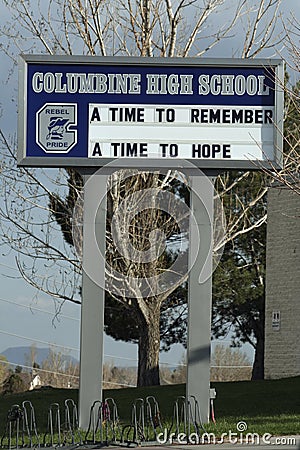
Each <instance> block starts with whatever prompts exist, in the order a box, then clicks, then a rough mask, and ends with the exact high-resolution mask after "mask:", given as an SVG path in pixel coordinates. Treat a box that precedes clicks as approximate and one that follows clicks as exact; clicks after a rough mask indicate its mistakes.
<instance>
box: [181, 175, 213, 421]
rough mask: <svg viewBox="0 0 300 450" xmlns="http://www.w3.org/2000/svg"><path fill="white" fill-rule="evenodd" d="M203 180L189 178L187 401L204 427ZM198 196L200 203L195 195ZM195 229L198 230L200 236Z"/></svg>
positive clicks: (206, 264) (206, 245)
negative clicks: (192, 219)
mask: <svg viewBox="0 0 300 450" xmlns="http://www.w3.org/2000/svg"><path fill="white" fill-rule="evenodd" d="M210 181H211V182H209V181H208V179H207V178H206V177H205V176H192V177H191V178H190V184H191V191H190V192H191V209H192V213H193V215H194V217H195V221H196V223H193V222H191V225H190V238H189V249H190V254H189V258H190V260H191V258H193V251H194V249H197V248H198V245H199V242H198V236H200V249H199V251H198V252H197V254H195V259H194V265H193V267H192V268H191V270H190V272H189V288H188V346H187V383H186V398H187V400H189V399H190V396H194V397H195V399H196V400H197V402H198V405H199V407H200V412H201V415H202V420H203V422H204V423H206V422H208V420H209V389H210V344H211V329H210V327H211V300H212V246H213V244H212V237H213V236H212V226H213V194H214V185H213V180H212V178H210ZM196 192H201V200H200V198H199V197H198V196H197V195H196ZM196 227H198V230H199V234H198V233H197V230H196Z"/></svg>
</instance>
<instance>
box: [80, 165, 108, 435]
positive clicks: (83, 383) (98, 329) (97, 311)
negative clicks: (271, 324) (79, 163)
mask: <svg viewBox="0 0 300 450" xmlns="http://www.w3.org/2000/svg"><path fill="white" fill-rule="evenodd" d="M83 178H84V213H83V258H82V264H83V274H82V307H81V342H80V387H79V426H80V428H82V429H87V428H88V425H89V413H90V408H91V406H92V404H93V402H94V401H95V400H102V364H103V330H104V298H105V289H104V288H103V287H102V286H104V281H105V280H104V276H105V260H104V257H103V258H99V254H100V252H101V254H102V255H103V256H104V255H105V230H106V210H105V206H103V205H100V208H99V210H98V207H99V198H100V195H102V194H103V192H106V184H107V176H106V175H103V174H101V175H99V176H97V175H93V176H89V175H84V176H83ZM94 233H96V239H97V244H98V246H95V245H94V244H95V237H94ZM95 267H97V270H96V271H95ZM95 273H96V275H97V278H96V277H95ZM91 274H92V279H91V278H90V277H91Z"/></svg>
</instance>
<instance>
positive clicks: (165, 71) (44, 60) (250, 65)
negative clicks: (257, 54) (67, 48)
mask: <svg viewBox="0 0 300 450" xmlns="http://www.w3.org/2000/svg"><path fill="white" fill-rule="evenodd" d="M283 72H284V68H283V63H282V61H281V60H240V59H229V60H227V59H226V60H223V59H221V60H220V59H218V60H211V59H198V58H196V59H194V58H172V59H169V58H130V57H128V58H122V57H120V58H118V57H115V58H108V57H83V56H80V57H79V56H77V57H75V56H74V57H70V56H69V57H68V56H46V55H40V56H34V55H23V56H21V58H20V79H19V130H18V133H19V136H18V165H20V166H53V167H59V166H64V167H67V166H98V167H100V166H102V165H103V164H105V163H107V162H109V161H111V160H97V159H92V160H91V159H90V158H88V156H87V153H88V107H89V103H104V104H105V103H110V104H118V103H120V104H121V103H122V104H133V105H134V104H155V105H162V106H165V105H199V106H201V105H206V106H209V105H220V106H226V105H228V106H230V107H232V105H234V106H240V107H242V106H243V107H253V108H255V107H256V106H275V125H274V126H275V127H276V133H275V134H276V139H275V141H276V142H274V148H275V149H276V152H275V153H276V156H275V159H274V161H265V162H264V163H263V164H264V165H265V166H266V167H271V166H272V165H274V166H276V167H280V166H281V149H282V136H280V133H281V130H282V123H283V117H282V114H283V89H282V87H280V83H282V80H283ZM36 73H39V74H41V76H40V79H42V78H43V76H44V75H45V74H46V73H59V74H62V76H61V85H62V86H63V85H64V84H65V82H66V73H68V74H74V73H76V74H85V75H86V74H88V73H93V74H105V75H106V76H107V75H108V74H110V73H113V74H123V73H127V74H139V75H140V93H139V94H136V93H135V94H129V93H122V94H119V93H107V92H105V93H81V94H80V93H78V92H76V93H70V92H49V93H48V92H45V90H43V89H41V92H35V91H34V89H33V86H32V79H33V76H34V74H36ZM151 74H161V75H170V74H174V75H178V76H179V77H180V75H182V76H184V75H193V93H192V94H182V93H181V94H180V93H178V94H176V93H175V94H173V93H172V94H171V93H166V94H159V95H158V94H151V95H150V94H147V93H146V89H147V87H146V86H147V85H146V81H147V80H146V77H147V75H151ZM220 74H222V75H235V76H237V75H243V76H244V77H248V76H249V75H255V76H260V75H262V76H264V77H265V80H266V84H267V85H268V88H269V93H268V95H249V94H247V93H245V94H244V95H212V94H208V95H199V94H198V77H199V75H210V76H212V75H220ZM49 103H50V104H52V103H54V104H55V103H56V104H77V114H78V123H77V143H76V145H74V146H73V148H72V150H71V151H70V152H68V153H67V154H66V153H64V154H56V153H46V152H45V151H44V150H43V149H42V148H41V146H40V145H38V143H37V138H36V123H35V122H36V114H37V111H39V110H40V109H41V108H42V107H43V106H44V105H45V104H49ZM192 162H193V163H194V164H196V165H198V166H199V167H202V168H212V169H213V168H216V167H217V168H220V167H222V168H235V169H239V168H252V169H253V168H255V166H254V164H253V162H251V161H234V160H231V161H226V162H225V161H223V160H206V161H204V160H201V161H194V160H192ZM170 163H171V162H170ZM156 164H157V163H156Z"/></svg>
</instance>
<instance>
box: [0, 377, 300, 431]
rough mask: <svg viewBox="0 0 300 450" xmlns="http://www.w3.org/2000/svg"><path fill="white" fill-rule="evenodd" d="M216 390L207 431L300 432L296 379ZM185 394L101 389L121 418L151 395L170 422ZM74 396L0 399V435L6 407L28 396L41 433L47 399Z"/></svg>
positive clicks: (177, 388) (42, 393)
mask: <svg viewBox="0 0 300 450" xmlns="http://www.w3.org/2000/svg"><path fill="white" fill-rule="evenodd" d="M212 387H215V388H216V391H217V398H216V400H215V417H216V425H214V424H213V423H210V424H208V425H207V426H206V429H207V431H209V432H215V433H216V434H221V433H224V432H228V431H229V430H232V432H236V431H237V430H236V424H237V423H238V422H240V421H245V422H246V423H247V425H248V429H247V431H248V432H254V433H259V434H264V433H270V434H272V435H287V434H300V377H295V378H287V379H282V380H272V381H269V380H264V381H245V382H232V383H213V384H212ZM184 394H185V386H184V385H172V386H170V385H169V386H159V387H149V388H128V389H115V390H106V391H104V397H105V398H107V397H112V398H114V400H115V401H116V403H117V406H118V412H119V417H120V419H121V420H122V422H123V423H130V417H131V405H132V402H133V401H134V400H135V399H136V398H140V397H143V398H145V397H146V396H148V395H153V396H154V397H155V398H156V399H157V401H158V402H159V406H160V411H161V415H162V418H163V420H164V421H165V422H167V423H170V422H171V420H172V411H173V404H174V401H175V400H176V398H177V397H178V396H180V395H184ZM67 398H72V399H73V400H74V401H75V402H76V403H77V400H78V391H77V390H72V389H40V390H36V391H33V392H26V393H22V394H14V395H6V396H1V397H0V435H2V434H3V432H4V428H5V423H6V416H7V411H8V410H9V409H10V408H11V406H12V405H14V404H19V405H21V404H22V402H23V401H24V400H30V401H31V402H32V404H33V406H34V408H35V414H36V422H37V426H38V430H39V432H41V433H43V432H45V431H46V427H47V413H48V409H49V406H50V404H51V403H59V404H60V405H61V411H62V412H63V411H64V401H65V399H67Z"/></svg>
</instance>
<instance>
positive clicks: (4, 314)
mask: <svg viewBox="0 0 300 450" xmlns="http://www.w3.org/2000/svg"><path fill="white" fill-rule="evenodd" d="M225 3H227V4H229V5H230V4H232V1H230V0H229V1H228V0H226V2H225ZM1 8H3V5H2V6H1V3H0V9H1ZM282 10H283V11H284V13H285V15H288V14H289V13H290V12H291V11H293V12H294V13H295V15H297V17H300V4H299V2H298V1H295V0H283V2H282ZM3 12H4V11H3ZM227 14H228V13H227ZM7 17H8V16H7V14H6V13H3V14H2V11H1V14H0V24H1V25H3V24H5V21H6V20H7ZM221 19H222V18H220V19H216V20H221ZM240 33H241V35H242V33H243V30H240ZM239 40H240V36H239V35H238V34H237V35H236V36H233V38H232V39H231V40H228V41H226V43H224V44H223V47H222V46H221V47H220V48H219V49H218V50H214V52H213V53H212V54H210V56H212V57H226V56H227V57H231V56H232V54H233V49H234V47H235V45H236V44H237V42H239ZM283 51H284V49H283ZM271 56H274V54H273V55H271ZM10 67H11V65H10V62H9V60H8V58H7V57H6V56H5V55H4V54H3V53H1V52H0V128H1V129H2V130H3V131H4V132H5V134H6V135H9V134H12V135H13V134H14V133H15V132H16V129H17V90H18V86H17V71H16V70H15V71H14V73H13V74H12V75H10V76H9V70H10ZM0 250H1V247H0ZM54 315H55V305H54V303H53V301H52V300H51V299H49V298H47V297H46V296H45V295H43V294H41V293H38V292H36V291H35V290H34V289H33V288H31V287H30V286H29V285H28V284H27V283H26V282H25V281H24V280H23V279H22V278H21V277H20V275H19V273H18V270H17V268H16V264H15V257H14V255H13V254H12V253H10V254H7V251H5V250H4V249H2V251H1V254H0V354H1V352H2V351H4V350H5V349H6V348H9V347H15V346H28V345H31V343H33V342H35V343H36V345H37V346H38V347H49V343H52V344H55V345H57V346H61V347H57V348H59V349H61V350H62V349H65V350H66V351H67V352H70V353H71V354H72V355H73V356H75V357H77V358H78V359H79V341H80V320H79V319H80V307H79V306H78V305H74V304H71V303H69V302H66V303H65V304H64V306H63V308H62V313H61V315H60V317H59V318H58V320H55V318H54ZM53 320H54V322H53ZM224 343H226V344H227V345H228V343H229V342H228V339H227V340H225V341H224ZM243 350H245V351H246V352H247V354H248V355H249V357H250V359H252V358H253V352H252V350H251V349H250V347H247V346H246V347H243ZM104 354H105V355H110V356H106V360H111V361H113V362H114V364H115V365H128V366H134V365H136V361H137V346H136V345H133V344H125V343H122V342H115V341H113V340H112V339H111V338H109V337H106V338H105V348H104ZM183 355H184V349H183V347H182V346H181V345H175V346H173V347H172V350H171V351H170V352H168V353H167V354H163V355H161V361H163V362H167V363H169V364H170V366H175V365H176V364H177V363H179V362H181V361H182V358H183ZM12 362H13V361H12Z"/></svg>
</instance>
